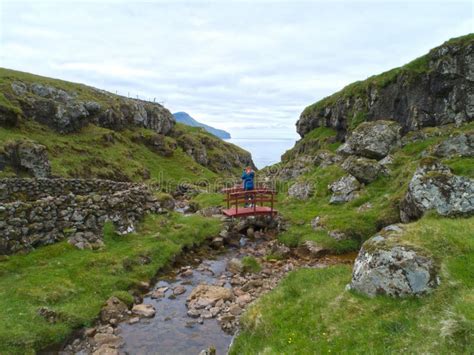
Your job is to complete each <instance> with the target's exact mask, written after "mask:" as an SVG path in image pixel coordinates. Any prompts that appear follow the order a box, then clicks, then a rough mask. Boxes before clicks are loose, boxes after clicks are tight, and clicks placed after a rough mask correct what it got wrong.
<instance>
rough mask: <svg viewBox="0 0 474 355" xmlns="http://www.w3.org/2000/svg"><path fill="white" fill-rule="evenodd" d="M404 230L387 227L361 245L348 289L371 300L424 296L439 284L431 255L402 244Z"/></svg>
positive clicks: (436, 269) (435, 266) (396, 227)
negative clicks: (378, 296) (379, 296)
mask: <svg viewBox="0 0 474 355" xmlns="http://www.w3.org/2000/svg"><path fill="white" fill-rule="evenodd" d="M402 234H403V229H402V228H400V227H399V226H389V227H386V228H385V229H384V230H382V232H381V233H378V234H377V235H375V236H374V237H372V238H370V239H369V240H367V241H366V242H365V243H364V244H363V245H362V248H361V250H360V251H359V254H358V256H357V259H356V261H355V263H354V268H353V272H352V280H351V283H350V285H349V288H350V289H352V290H355V291H358V292H361V293H363V294H366V295H368V296H370V297H373V296H376V295H389V296H395V297H406V296H412V295H423V294H427V293H429V292H431V291H432V290H433V289H434V288H436V287H437V286H438V285H439V283H440V281H439V277H438V267H437V265H436V263H435V262H434V261H433V259H432V258H431V256H430V254H429V253H428V252H427V251H425V250H423V249H421V248H417V247H414V246H411V245H404V244H402V243H401V240H402Z"/></svg>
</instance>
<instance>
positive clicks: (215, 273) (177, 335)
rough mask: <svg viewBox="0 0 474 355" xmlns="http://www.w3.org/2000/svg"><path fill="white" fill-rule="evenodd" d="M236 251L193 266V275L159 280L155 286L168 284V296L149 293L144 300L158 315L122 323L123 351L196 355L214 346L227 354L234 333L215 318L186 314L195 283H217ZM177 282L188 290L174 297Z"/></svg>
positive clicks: (218, 350)
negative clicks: (194, 317)
mask: <svg viewBox="0 0 474 355" xmlns="http://www.w3.org/2000/svg"><path fill="white" fill-rule="evenodd" d="M237 254H238V251H237V250H236V249H233V250H230V251H228V252H226V253H225V254H223V255H218V256H217V257H216V258H215V259H213V260H204V261H202V262H201V263H200V264H198V265H197V266H196V267H195V268H193V274H192V275H191V276H188V277H180V276H177V275H176V276H175V277H173V275H169V277H164V278H162V279H160V280H159V281H158V282H157V283H156V284H155V286H154V289H159V288H161V287H169V289H168V290H167V291H166V292H165V297H163V298H161V299H152V298H151V297H150V296H147V297H145V298H144V299H143V303H146V304H152V305H153V306H154V307H155V309H156V315H155V317H154V318H151V319H141V320H140V322H139V323H137V324H133V325H131V324H128V323H121V324H120V325H119V329H120V336H121V337H122V339H123V340H124V341H125V345H124V346H123V348H122V350H123V351H125V352H127V353H129V354H136V353H140V354H150V353H154V354H190V355H191V354H193V355H196V354H199V352H200V351H201V350H203V349H207V348H209V347H210V346H214V347H215V348H216V351H217V354H225V353H226V352H227V348H228V347H229V345H230V343H231V341H232V335H230V334H227V333H225V332H224V331H223V330H222V329H221V327H220V326H219V324H218V323H217V321H216V319H212V318H211V319H202V320H197V319H193V318H190V317H189V316H188V315H187V311H188V308H187V307H186V302H185V300H186V298H187V297H188V295H189V294H190V292H191V291H192V289H193V288H194V287H195V286H197V285H199V284H201V283H205V284H214V283H215V282H216V280H217V279H218V277H219V276H220V275H222V274H223V273H225V268H226V265H227V261H228V260H229V259H230V258H232V257H234V256H236V255H237ZM178 285H183V286H184V287H185V288H186V292H185V293H183V294H181V295H178V296H175V297H176V299H174V296H172V295H173V291H172V290H173V289H174V288H175V287H176V286H178ZM225 287H228V288H230V287H231V285H230V284H229V283H226V284H225ZM170 297H171V298H170ZM200 322H202V324H200Z"/></svg>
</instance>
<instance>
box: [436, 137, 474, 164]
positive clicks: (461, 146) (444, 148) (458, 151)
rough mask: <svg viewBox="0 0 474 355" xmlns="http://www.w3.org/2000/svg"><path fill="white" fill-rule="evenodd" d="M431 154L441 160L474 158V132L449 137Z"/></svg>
mask: <svg viewBox="0 0 474 355" xmlns="http://www.w3.org/2000/svg"><path fill="white" fill-rule="evenodd" d="M431 153H432V154H433V155H434V156H436V157H439V158H446V157H474V131H471V132H467V133H460V134H456V135H453V136H452V137H449V138H448V139H446V140H444V141H443V142H441V143H440V144H438V145H436V146H435V147H434V148H433V149H432V152H431Z"/></svg>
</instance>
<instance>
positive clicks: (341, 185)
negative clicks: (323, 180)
mask: <svg viewBox="0 0 474 355" xmlns="http://www.w3.org/2000/svg"><path fill="white" fill-rule="evenodd" d="M360 187H361V184H360V183H359V181H357V179H356V178H355V177H353V176H352V175H346V176H343V177H341V178H340V179H339V180H337V181H335V182H333V183H332V184H330V185H329V186H328V188H329V190H331V192H332V196H331V199H330V200H329V203H344V202H349V201H352V200H353V199H355V198H356V197H357V196H358V193H357V191H358V190H359V189H360Z"/></svg>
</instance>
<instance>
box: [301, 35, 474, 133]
mask: <svg viewBox="0 0 474 355" xmlns="http://www.w3.org/2000/svg"><path fill="white" fill-rule="evenodd" d="M473 81H474V35H472V34H470V35H467V36H464V37H460V38H455V39H453V40H450V41H448V42H446V43H444V44H443V45H441V46H439V47H437V48H434V49H433V50H431V51H430V52H429V53H428V54H427V55H425V56H423V57H421V58H418V59H416V60H414V61H413V62H411V63H409V64H407V65H406V66H404V67H401V68H396V69H393V70H391V71H389V72H386V73H383V74H380V75H377V76H373V77H370V78H368V79H367V80H365V81H360V82H356V83H353V84H351V85H349V86H348V87H346V88H344V89H343V90H341V91H340V92H338V93H336V94H334V95H332V96H330V97H327V98H325V99H323V100H321V101H319V102H317V103H315V104H314V105H311V106H309V107H307V108H306V109H305V110H304V111H303V113H302V114H301V116H300V119H299V121H298V122H297V124H296V126H297V130H298V133H299V134H300V135H301V136H302V137H304V136H305V135H306V134H307V133H308V132H310V131H311V130H313V129H314V128H317V127H332V128H334V129H336V130H337V131H338V133H339V134H338V136H339V137H340V138H343V137H344V136H345V135H346V133H347V132H348V131H349V130H351V129H353V128H355V127H356V126H357V124H358V123H360V122H361V121H374V120H379V119H389V120H393V121H396V122H398V123H399V124H400V125H401V126H402V129H403V132H407V131H413V130H418V129H420V128H423V127H431V126H439V125H444V124H447V123H457V124H460V123H462V122H468V121H472V120H473V119H474V85H473Z"/></svg>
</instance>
